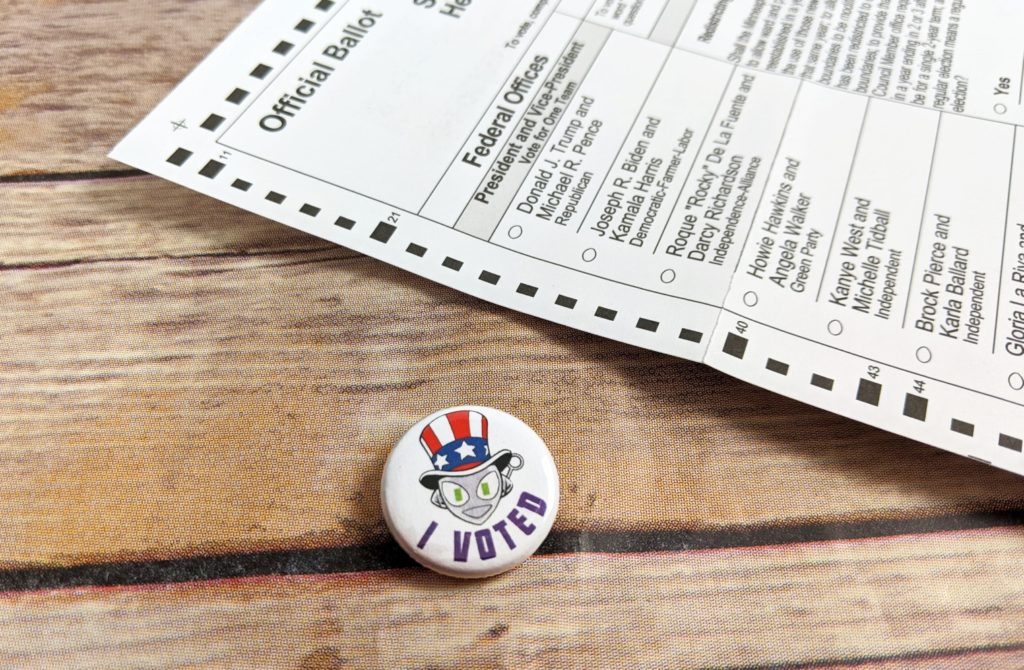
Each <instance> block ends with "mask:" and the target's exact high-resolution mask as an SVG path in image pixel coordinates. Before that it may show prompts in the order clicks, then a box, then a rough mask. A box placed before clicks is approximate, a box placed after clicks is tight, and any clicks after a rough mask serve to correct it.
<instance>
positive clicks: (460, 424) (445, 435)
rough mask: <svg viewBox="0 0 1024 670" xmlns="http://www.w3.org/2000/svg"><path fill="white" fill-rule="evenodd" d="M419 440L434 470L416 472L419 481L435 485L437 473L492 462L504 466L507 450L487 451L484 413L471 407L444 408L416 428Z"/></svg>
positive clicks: (474, 469) (441, 474)
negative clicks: (428, 421) (493, 452)
mask: <svg viewBox="0 0 1024 670" xmlns="http://www.w3.org/2000/svg"><path fill="white" fill-rule="evenodd" d="M420 444H421V445H422V446H423V448H424V449H425V450H426V451H427V456H429V457H430V462H431V463H432V464H433V465H434V470H433V471H431V472H424V473H423V474H422V475H420V483H421V484H423V485H424V486H426V487H427V488H432V489H436V488H437V482H438V480H439V479H440V478H441V477H445V476H448V475H452V474H455V473H459V474H473V473H475V472H478V471H480V470H483V469H484V468H486V467H488V466H489V465H491V464H492V463H493V464H495V465H497V466H498V469H499V470H504V469H505V468H506V467H508V463H509V460H510V459H511V458H512V454H511V452H509V451H507V450H502V451H499V452H498V453H496V454H494V455H493V456H492V455H491V448H490V446H489V444H488V441H487V417H486V416H484V415H483V414H482V413H480V412H478V411H476V410H473V409H460V410H455V411H453V412H447V413H445V414H442V415H441V416H439V417H437V418H436V419H433V420H432V421H431V422H430V423H428V424H427V425H426V427H424V428H423V430H422V431H421V432H420Z"/></svg>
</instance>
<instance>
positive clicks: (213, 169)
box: [199, 161, 224, 179]
mask: <svg viewBox="0 0 1024 670" xmlns="http://www.w3.org/2000/svg"><path fill="white" fill-rule="evenodd" d="M223 169H224V163H221V162H220V161H207V162H206V165H204V166H203V169H202V170H200V171H199V174H201V175H203V176H204V177H206V178H207V179H213V178H214V177H216V176H217V175H219V174H220V171H221V170H223Z"/></svg>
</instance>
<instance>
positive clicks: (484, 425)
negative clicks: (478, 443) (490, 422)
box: [480, 414, 487, 440]
mask: <svg viewBox="0 0 1024 670" xmlns="http://www.w3.org/2000/svg"><path fill="white" fill-rule="evenodd" d="M480 432H482V433H483V435H481V436H480V437H482V438H484V439H485V440H486V439H487V417H486V416H484V415H483V414H481V415H480Z"/></svg>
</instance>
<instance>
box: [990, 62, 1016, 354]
mask: <svg viewBox="0 0 1024 670" xmlns="http://www.w3.org/2000/svg"><path fill="white" fill-rule="evenodd" d="M1022 83H1024V82H1022ZM1016 159H1017V128H1016V127H1015V128H1014V129H1013V143H1012V144H1010V178H1009V179H1008V180H1007V183H1006V215H1005V217H1004V218H1003V245H1002V246H1001V247H1000V248H999V288H998V289H996V316H995V320H994V321H993V324H994V325H993V326H992V353H993V354H994V353H996V341H997V340H998V339H999V307H1000V305H1001V304H1002V302H1003V268H1004V265H1005V264H1006V231H1007V230H1008V229H1009V227H1010V196H1011V195H1013V164H1014V162H1016Z"/></svg>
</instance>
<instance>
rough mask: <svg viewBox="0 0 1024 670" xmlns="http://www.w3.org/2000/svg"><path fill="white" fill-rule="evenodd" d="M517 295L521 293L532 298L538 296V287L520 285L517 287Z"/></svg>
mask: <svg viewBox="0 0 1024 670" xmlns="http://www.w3.org/2000/svg"><path fill="white" fill-rule="evenodd" d="M516 293H521V294H523V295H525V296H529V297H531V298H532V297H533V296H535V295H537V287H536V286H530V285H529V284H519V286H517V287H516Z"/></svg>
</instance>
